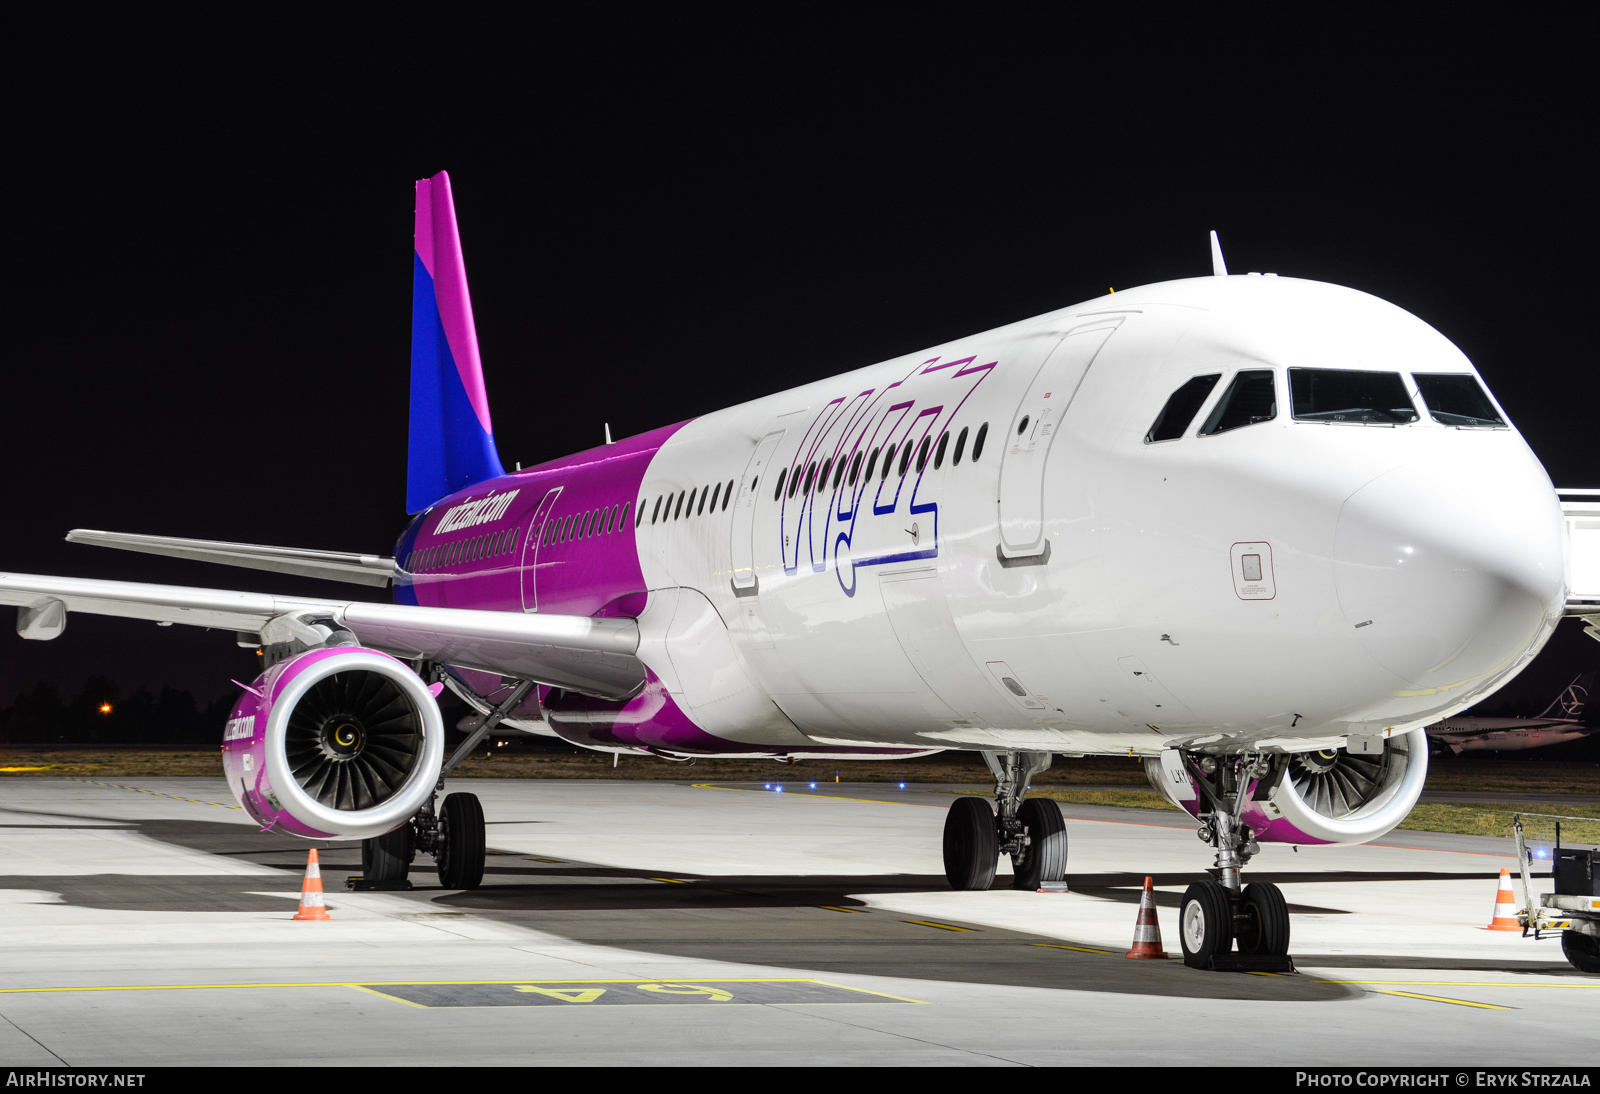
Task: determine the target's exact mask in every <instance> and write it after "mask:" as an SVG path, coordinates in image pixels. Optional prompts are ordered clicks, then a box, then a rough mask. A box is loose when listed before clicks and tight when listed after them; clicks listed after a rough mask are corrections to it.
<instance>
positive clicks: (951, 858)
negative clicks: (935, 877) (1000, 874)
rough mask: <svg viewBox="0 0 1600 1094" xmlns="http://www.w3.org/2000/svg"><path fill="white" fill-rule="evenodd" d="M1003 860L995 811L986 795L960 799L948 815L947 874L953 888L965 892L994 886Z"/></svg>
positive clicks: (953, 804)
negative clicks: (995, 824) (983, 797)
mask: <svg viewBox="0 0 1600 1094" xmlns="http://www.w3.org/2000/svg"><path fill="white" fill-rule="evenodd" d="M999 861H1000V841H999V838H998V837H997V836H996V834H995V827H994V810H993V809H991V808H990V807H989V803H988V802H986V801H984V800H983V799H982V798H969V797H962V798H957V799H956V800H955V801H953V802H951V803H950V812H948V813H946V814H945V818H944V876H945V877H947V878H949V879H950V888H952V889H957V890H964V891H973V890H983V889H988V888H990V887H991V886H992V885H994V870H995V866H996V865H997V864H998V863H999Z"/></svg>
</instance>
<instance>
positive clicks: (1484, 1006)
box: [1369, 988, 1517, 1010]
mask: <svg viewBox="0 0 1600 1094" xmlns="http://www.w3.org/2000/svg"><path fill="white" fill-rule="evenodd" d="M1369 991H1370V993H1371V994H1373V995H1400V996H1404V997H1405V998H1407V999H1426V1000H1427V1001H1428V1002H1430V1003H1449V1004H1451V1005H1452V1006H1457V1007H1476V1008H1478V1009H1479V1010H1516V1009H1517V1008H1516V1007H1502V1006H1500V1005H1499V1004H1497V1003H1474V1002H1472V1001H1471V1000H1469V999H1446V998H1445V997H1444V996H1442V995H1423V994H1421V993H1420V992H1414V991H1383V990H1381V989H1378V988H1371V989H1369Z"/></svg>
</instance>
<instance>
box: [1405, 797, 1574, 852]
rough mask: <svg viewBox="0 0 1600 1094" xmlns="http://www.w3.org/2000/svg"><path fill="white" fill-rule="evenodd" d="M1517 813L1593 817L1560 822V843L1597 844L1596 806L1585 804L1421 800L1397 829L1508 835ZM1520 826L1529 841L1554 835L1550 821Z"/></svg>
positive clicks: (1525, 822)
mask: <svg viewBox="0 0 1600 1094" xmlns="http://www.w3.org/2000/svg"><path fill="white" fill-rule="evenodd" d="M1517 813H1564V814H1567V815H1568V816H1577V817H1594V818H1596V819H1595V820H1594V821H1593V822H1592V823H1591V822H1585V821H1562V822H1561V841H1562V842H1563V843H1600V809H1596V808H1594V807H1593V806H1587V805H1554V806H1552V805H1460V804H1454V803H1450V804H1445V803H1437V802H1436V803H1421V804H1419V805H1417V807H1416V808H1414V809H1412V810H1411V812H1410V814H1409V815H1407V817H1406V819H1405V820H1403V821H1401V822H1400V827H1401V828H1408V829H1410V830H1411V831H1413V832H1454V833H1458V834H1460V835H1465V836H1509V835H1511V818H1512V817H1513V816H1514V815H1515V814H1517ZM1522 829H1523V832H1524V834H1525V835H1526V837H1527V838H1528V839H1529V840H1534V841H1538V842H1544V843H1549V842H1551V841H1553V840H1554V838H1555V826H1554V823H1553V822H1551V821H1547V820H1542V819H1538V818H1532V817H1529V818H1525V819H1524V820H1523V822H1522Z"/></svg>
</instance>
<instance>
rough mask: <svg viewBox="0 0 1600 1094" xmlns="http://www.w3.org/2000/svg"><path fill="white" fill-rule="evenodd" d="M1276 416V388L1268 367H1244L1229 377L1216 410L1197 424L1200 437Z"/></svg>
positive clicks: (1253, 423) (1270, 419)
mask: <svg viewBox="0 0 1600 1094" xmlns="http://www.w3.org/2000/svg"><path fill="white" fill-rule="evenodd" d="M1277 416H1278V388H1277V385H1276V384H1274V383H1273V381H1272V370H1271V369H1269V368H1262V369H1246V370H1245V371H1244V372H1241V373H1239V374H1238V375H1237V376H1235V377H1234V378H1233V382H1232V383H1230V384H1229V385H1228V390H1227V391H1225V392H1223V393H1222V398H1221V399H1219V400H1217V406H1216V409H1215V410H1213V411H1212V412H1211V415H1210V416H1209V417H1208V418H1206V424H1205V425H1203V426H1201V427H1200V436H1202V437H1209V436H1211V435H1213V434H1216V433H1226V432H1227V431H1228V430H1230V429H1238V428H1239V427H1240V426H1246V425H1255V424H1256V423H1257V422H1270V421H1272V419H1274V418H1276V417H1277Z"/></svg>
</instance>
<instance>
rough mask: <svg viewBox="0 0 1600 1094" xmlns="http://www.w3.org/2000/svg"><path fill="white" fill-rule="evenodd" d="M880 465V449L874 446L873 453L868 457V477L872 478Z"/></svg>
mask: <svg viewBox="0 0 1600 1094" xmlns="http://www.w3.org/2000/svg"><path fill="white" fill-rule="evenodd" d="M877 466H878V450H877V449H876V448H874V449H873V450H872V455H871V456H869V457H867V478H868V479H871V478H872V472H873V470H874V469H875V468H876V467H877Z"/></svg>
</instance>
